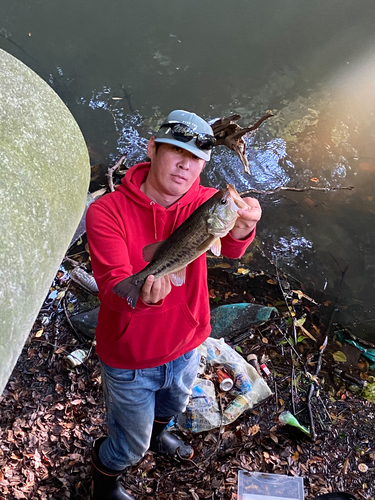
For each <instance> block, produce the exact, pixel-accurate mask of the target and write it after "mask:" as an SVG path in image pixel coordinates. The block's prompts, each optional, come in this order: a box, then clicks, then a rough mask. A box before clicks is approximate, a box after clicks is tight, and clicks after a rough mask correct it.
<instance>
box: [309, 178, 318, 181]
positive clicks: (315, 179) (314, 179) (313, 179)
mask: <svg viewBox="0 0 375 500" xmlns="http://www.w3.org/2000/svg"><path fill="white" fill-rule="evenodd" d="M310 181H312V182H319V179H318V178H317V177H311V179H310Z"/></svg>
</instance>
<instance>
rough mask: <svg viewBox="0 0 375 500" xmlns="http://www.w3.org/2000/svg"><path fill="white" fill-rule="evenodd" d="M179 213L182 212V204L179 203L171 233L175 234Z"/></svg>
mask: <svg viewBox="0 0 375 500" xmlns="http://www.w3.org/2000/svg"><path fill="white" fill-rule="evenodd" d="M179 212H180V202H177V207H176V212H175V216H174V221H173V226H172V229H171V233H173V231H174V228H175V226H176V223H177V217H178V214H179Z"/></svg>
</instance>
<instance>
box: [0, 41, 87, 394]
mask: <svg viewBox="0 0 375 500" xmlns="http://www.w3.org/2000/svg"><path fill="white" fill-rule="evenodd" d="M0 173H1V177H0V218H1V238H0V394H1V393H2V391H3V389H4V386H5V384H6V382H7V380H8V378H9V375H10V373H11V371H12V369H13V367H14V365H15V363H16V361H17V358H18V356H19V354H20V352H21V350H22V347H23V345H24V342H25V340H26V338H27V335H28V334H29V332H30V329H31V328H32V325H33V323H34V321H35V318H36V316H37V314H38V312H39V309H40V307H41V305H42V303H43V300H44V298H45V296H46V294H47V292H48V288H49V286H50V284H51V282H52V280H53V277H54V275H55V273H56V271H57V269H58V268H59V264H60V262H61V260H62V258H63V256H64V254H65V251H66V249H67V248H68V245H69V243H70V241H71V239H72V236H73V234H74V231H75V229H76V227H77V225H78V223H79V221H80V219H81V216H82V213H83V211H84V208H85V203H86V194H87V189H88V184H89V178H90V164H89V157H88V152H87V148H86V145H85V141H84V139H83V136H82V134H81V131H80V129H79V127H78V125H77V123H76V122H75V120H74V118H73V117H72V115H71V113H70V112H69V110H68V109H67V107H66V106H65V105H64V103H63V102H62V101H61V100H60V98H59V97H58V96H57V94H55V92H54V91H53V90H52V89H51V88H50V87H49V86H48V85H47V84H46V83H45V82H44V81H43V80H42V79H41V78H40V77H39V76H38V75H36V74H35V73H34V72H33V71H32V70H31V69H29V68H28V67H27V66H25V65H24V64H23V63H21V62H20V61H18V60H17V59H16V58H14V57H13V56H11V55H10V54H8V53H6V52H4V51H3V50H0Z"/></svg>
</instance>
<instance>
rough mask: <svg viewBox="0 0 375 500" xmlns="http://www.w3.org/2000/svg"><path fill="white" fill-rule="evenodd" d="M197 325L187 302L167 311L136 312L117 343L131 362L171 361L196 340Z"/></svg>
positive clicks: (151, 309)
mask: <svg viewBox="0 0 375 500" xmlns="http://www.w3.org/2000/svg"><path fill="white" fill-rule="evenodd" d="M198 324H199V323H198V322H197V321H196V319H195V318H194V316H193V315H192V314H191V311H190V309H189V306H188V305H187V304H186V303H182V304H177V305H174V306H172V307H170V308H168V309H165V310H164V309H163V310H160V309H157V308H155V309H153V308H150V310H147V311H145V310H143V311H137V312H134V313H133V314H132V317H131V320H130V322H129V325H128V327H127V329H126V330H125V332H124V334H123V335H122V336H121V337H120V338H119V339H118V340H117V342H116V348H117V347H118V348H119V350H120V351H121V353H122V352H123V353H124V357H125V358H126V359H128V360H130V359H132V360H133V362H138V363H141V364H144V363H147V362H148V361H150V362H151V363H152V362H153V361H155V360H160V363H159V364H162V363H163V358H170V356H172V355H173V354H174V353H178V352H179V351H181V349H182V348H183V347H184V346H188V345H189V342H190V341H191V339H192V338H193V337H194V333H195V330H196V328H197V326H198Z"/></svg>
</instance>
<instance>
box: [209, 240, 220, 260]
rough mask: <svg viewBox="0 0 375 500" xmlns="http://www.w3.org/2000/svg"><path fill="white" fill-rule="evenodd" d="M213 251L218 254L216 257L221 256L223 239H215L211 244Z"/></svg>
mask: <svg viewBox="0 0 375 500" xmlns="http://www.w3.org/2000/svg"><path fill="white" fill-rule="evenodd" d="M210 250H211V252H212V253H213V254H214V255H216V257H219V256H220V255H221V239H220V238H218V239H217V240H215V241H214V242H213V244H212V246H211V249H210Z"/></svg>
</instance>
